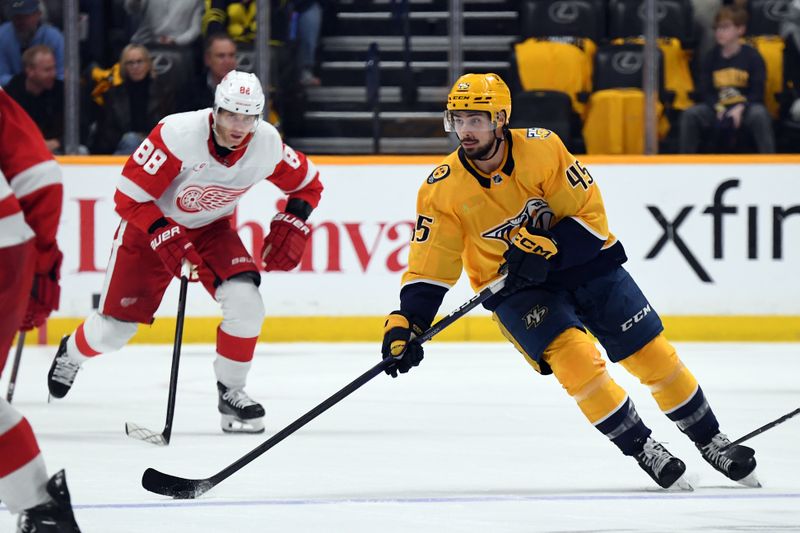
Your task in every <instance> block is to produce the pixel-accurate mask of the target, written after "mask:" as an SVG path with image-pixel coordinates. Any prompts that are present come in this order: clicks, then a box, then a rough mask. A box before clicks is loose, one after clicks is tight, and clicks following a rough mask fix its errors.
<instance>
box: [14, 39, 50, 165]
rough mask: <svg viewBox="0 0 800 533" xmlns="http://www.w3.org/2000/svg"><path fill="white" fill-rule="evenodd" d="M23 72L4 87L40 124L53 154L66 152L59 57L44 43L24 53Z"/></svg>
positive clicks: (38, 124)
mask: <svg viewBox="0 0 800 533" xmlns="http://www.w3.org/2000/svg"><path fill="white" fill-rule="evenodd" d="M22 64H23V65H24V67H25V70H24V71H23V72H20V73H19V74H17V75H15V76H14V77H13V78H11V81H10V82H9V83H8V85H6V86H5V87H4V88H5V90H6V92H7V93H8V94H9V95H10V96H11V97H12V98H13V99H14V100H16V101H17V103H18V104H20V106H22V108H23V109H24V110H25V111H27V113H28V114H29V115H30V116H31V118H32V119H33V121H34V122H35V123H36V125H37V126H39V130H40V131H41V132H42V135H43V136H44V140H45V144H46V145H47V148H48V149H49V150H50V152H52V153H62V149H61V147H62V142H63V137H64V82H63V81H61V80H57V79H56V57H55V55H54V54H53V51H52V50H51V49H50V47H48V46H47V45H44V44H37V45H35V46H31V47H30V48H28V49H27V50H25V53H23V54H22Z"/></svg>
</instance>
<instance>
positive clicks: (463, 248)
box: [402, 128, 621, 291]
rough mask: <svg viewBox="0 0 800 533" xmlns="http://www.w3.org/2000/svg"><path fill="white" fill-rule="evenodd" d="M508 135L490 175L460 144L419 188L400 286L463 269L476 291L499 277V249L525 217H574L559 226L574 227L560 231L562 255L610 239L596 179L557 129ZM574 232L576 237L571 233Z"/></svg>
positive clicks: (450, 278) (548, 222)
mask: <svg viewBox="0 0 800 533" xmlns="http://www.w3.org/2000/svg"><path fill="white" fill-rule="evenodd" d="M506 140H507V142H506V143H504V146H505V155H504V159H503V162H502V164H501V165H500V169H499V170H498V171H497V172H496V173H494V174H492V175H487V174H484V173H483V172H481V171H480V170H478V169H477V168H476V167H475V166H474V165H473V164H472V162H471V161H470V160H469V159H468V158H467V157H466V155H465V154H464V153H463V151H462V150H461V149H458V150H456V151H455V152H453V153H452V154H450V155H449V156H447V158H445V160H444V161H443V162H442V164H440V165H439V166H438V167H436V168H435V169H434V170H433V172H432V173H431V174H430V175H429V176H428V178H427V179H426V180H425V183H424V184H423V185H422V186H421V187H420V189H419V194H418V196H417V220H416V228H415V230H414V233H413V235H412V239H411V246H410V251H409V261H408V269H407V271H406V272H405V273H404V274H403V280H402V281H403V285H404V286H408V285H410V284H414V283H418V282H425V283H430V284H433V285H437V286H440V287H444V288H449V287H451V286H452V285H453V284H455V283H456V281H458V278H459V277H460V276H461V271H462V268H463V269H464V270H466V272H467V275H468V276H469V280H470V283H471V285H472V288H473V289H474V290H475V291H478V290H480V289H482V288H483V287H484V286H486V285H488V284H489V283H491V282H492V281H493V280H494V279H496V278H497V277H498V268H499V267H500V265H501V264H502V263H503V253H504V252H505V251H506V250H507V249H508V246H509V243H510V242H511V240H512V239H513V238H514V235H516V233H517V231H518V229H519V228H520V227H522V226H524V225H526V224H527V223H528V222H529V221H533V223H534V224H535V225H536V226H537V227H541V228H543V229H551V228H553V226H555V225H556V224H557V223H558V222H560V221H561V220H563V219H565V218H571V220H572V221H574V222H575V223H577V224H567V225H562V227H566V226H570V227H571V228H577V230H576V229H572V230H570V232H567V234H564V235H563V237H564V239H563V240H565V241H573V242H562V239H561V238H560V237H562V236H559V254H560V255H561V256H562V257H563V256H564V255H566V256H567V258H568V257H569V256H570V255H573V257H577V256H580V255H581V254H580V253H578V254H577V255H576V254H569V253H567V254H564V253H563V252H566V251H567V250H568V247H570V246H578V247H580V246H583V247H585V246H586V243H587V242H588V243H589V245H590V247H591V246H594V245H595V244H596V250H595V251H594V252H590V254H589V259H590V260H591V257H592V254H594V256H596V255H600V252H602V251H603V250H607V249H609V248H610V247H611V246H613V245H614V244H615V242H616V239H615V237H614V236H613V235H612V234H611V233H610V232H609V230H608V221H607V219H606V213H605V207H604V205H603V199H602V196H601V194H600V190H599V189H598V187H597V184H596V183H595V182H594V179H593V178H592V176H591V174H590V173H589V171H588V170H587V169H586V168H585V167H583V165H581V164H580V162H579V161H578V160H577V159H575V157H574V156H573V155H572V154H571V153H569V151H567V149H566V148H565V147H564V144H563V143H562V142H561V139H559V138H558V136H557V135H556V134H555V133H553V132H551V131H549V130H545V129H541V128H529V129H514V130H510V132H509V134H508V135H507V137H506ZM575 233H581V234H582V235H580V236H578V238H575V239H573V238H572V237H571V235H573V234H575ZM620 248H621V247H620ZM556 257H558V256H556ZM583 259H585V257H584V258H583ZM563 266H564V267H566V268H569V267H572V266H574V265H563Z"/></svg>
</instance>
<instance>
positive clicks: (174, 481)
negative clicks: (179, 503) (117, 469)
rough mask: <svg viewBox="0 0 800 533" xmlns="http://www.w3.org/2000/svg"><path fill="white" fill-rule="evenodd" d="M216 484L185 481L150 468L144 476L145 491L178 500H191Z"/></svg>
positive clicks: (191, 480)
mask: <svg viewBox="0 0 800 533" xmlns="http://www.w3.org/2000/svg"><path fill="white" fill-rule="evenodd" d="M213 486H214V483H213V482H212V481H211V480H210V479H185V478H182V477H177V476H173V475H170V474H165V473H163V472H159V471H158V470H156V469H154V468H148V469H147V470H145V471H144V474H142V487H144V489H145V490H148V491H150V492H154V493H156V494H161V495H164V496H169V497H170V498H176V499H178V500H191V499H194V498H197V497H198V496H200V495H201V494H204V493H205V492H206V491H208V490H209V489H211V488H212V487H213Z"/></svg>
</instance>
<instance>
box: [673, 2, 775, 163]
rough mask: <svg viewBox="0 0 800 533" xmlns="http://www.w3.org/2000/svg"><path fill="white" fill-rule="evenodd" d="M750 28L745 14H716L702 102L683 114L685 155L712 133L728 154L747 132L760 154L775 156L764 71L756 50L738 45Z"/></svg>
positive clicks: (722, 10) (731, 10) (729, 11)
mask: <svg viewBox="0 0 800 533" xmlns="http://www.w3.org/2000/svg"><path fill="white" fill-rule="evenodd" d="M746 26H747V13H746V12H745V11H744V10H742V9H739V8H736V7H729V6H723V7H722V8H720V10H719V12H718V13H717V16H716V17H715V19H714V35H715V38H716V41H717V46H716V47H715V48H714V49H713V50H712V51H711V52H710V53H709V55H708V56H707V57H706V60H705V62H704V64H703V68H702V73H701V80H700V89H701V90H700V92H701V103H699V104H697V105H695V106H692V107H690V108H689V109H687V110H686V111H684V113H683V115H682V116H681V132H680V150H681V152H682V153H696V152H697V151H698V149H699V148H700V144H701V139H703V138H706V137H709V134H710V136H711V137H712V138H713V139H714V140H715V143H716V145H717V146H716V149H717V150H718V151H729V150H731V149H733V148H734V147H735V145H736V144H737V142H738V141H739V140H740V134H741V133H743V132H744V133H748V134H749V135H750V136H751V137H752V140H753V141H754V142H755V146H756V149H757V150H758V151H759V152H760V153H774V152H775V136H774V134H773V131H772V119H771V117H770V115H769V112H768V111H767V108H766V107H765V105H764V83H765V78H766V67H765V66H764V60H763V59H762V58H761V56H760V55H759V53H758V52H757V51H756V50H755V49H754V48H752V47H750V46H747V45H745V44H742V43H741V42H740V39H741V38H742V36H743V35H744V33H745V28H746Z"/></svg>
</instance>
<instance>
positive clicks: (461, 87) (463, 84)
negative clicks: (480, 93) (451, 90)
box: [458, 81, 469, 91]
mask: <svg viewBox="0 0 800 533" xmlns="http://www.w3.org/2000/svg"><path fill="white" fill-rule="evenodd" d="M467 89H469V82H466V81H462V82H461V83H459V84H458V90H459V91H466V90H467Z"/></svg>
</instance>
